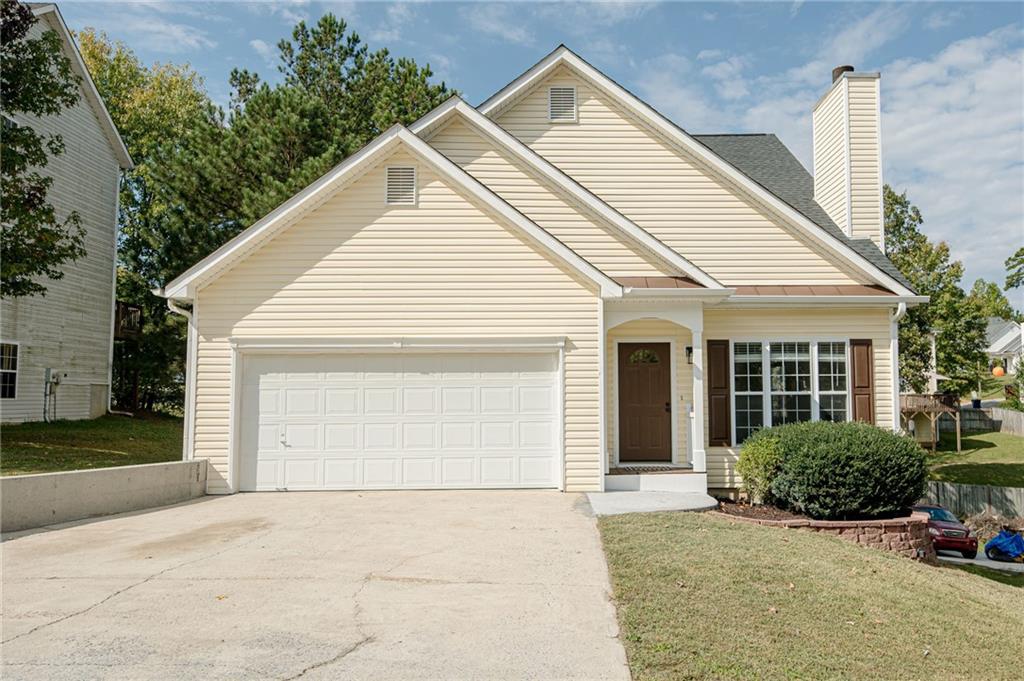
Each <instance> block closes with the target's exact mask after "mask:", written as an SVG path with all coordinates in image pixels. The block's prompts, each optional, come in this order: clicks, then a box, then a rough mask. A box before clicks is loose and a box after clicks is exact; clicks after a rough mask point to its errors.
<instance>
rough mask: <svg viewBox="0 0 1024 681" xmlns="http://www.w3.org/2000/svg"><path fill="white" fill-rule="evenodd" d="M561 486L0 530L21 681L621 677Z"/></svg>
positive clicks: (605, 595)
mask: <svg viewBox="0 0 1024 681" xmlns="http://www.w3.org/2000/svg"><path fill="white" fill-rule="evenodd" d="M588 509H589V507H588V506H587V504H586V501H585V499H584V498H583V497H582V496H580V495H572V494H560V493H557V492H531V491H508V492H505V491H478V492H447V491H446V492H371V493H357V492H347V493H346V492H340V493H331V492H313V493H288V494H243V495H235V496H231V497H207V498H205V499H201V500H198V501H196V502H192V503H187V504H182V505H179V506H173V507H168V508H164V509H159V510H156V511H151V512H145V513H138V514H128V515H123V516H115V517H112V518H108V519H104V520H97V521H92V522H87V523H81V524H77V525H71V526H65V527H62V528H58V529H52V530H45V531H36V532H30V533H22V534H20V535H11V536H9V537H7V541H5V542H4V544H3V545H2V549H3V646H2V658H3V668H2V672H3V673H2V676H3V678H4V679H5V680H8V681H10V680H13V679H39V678H47V679H84V678H89V679H93V678H116V679H126V678H131V679H168V678H179V679H180V678H203V679H237V678H270V679H296V678H303V679H327V678H345V679H414V678H415V679H425V678H434V679H506V678H514V679H525V678H531V679H628V678H629V673H628V669H627V667H626V657H625V653H624V652H623V649H622V646H621V644H620V642H619V639H618V638H617V635H618V627H617V625H616V621H615V611H614V608H613V606H612V604H611V602H610V601H609V593H610V590H609V583H608V574H607V567H606V565H605V561H604V557H603V554H602V552H601V546H600V541H599V538H598V534H597V530H596V526H595V523H594V520H593V518H592V517H590V514H589V510H588Z"/></svg>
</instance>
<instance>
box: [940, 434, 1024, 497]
mask: <svg viewBox="0 0 1024 681" xmlns="http://www.w3.org/2000/svg"><path fill="white" fill-rule="evenodd" d="M962 445H963V451H962V452H961V453H959V454H957V452H956V435H955V434H950V433H943V435H942V441H941V442H940V443H939V451H937V452H936V453H935V454H932V453H931V451H929V452H928V459H929V464H930V465H931V468H932V473H931V478H932V480H942V481H944V482H960V483H964V484H968V485H998V486H1000V487H1024V437H1021V436H1019V435H1011V434H1009V433H969V434H967V435H964V437H963V438H962Z"/></svg>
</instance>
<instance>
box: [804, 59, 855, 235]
mask: <svg viewBox="0 0 1024 681" xmlns="http://www.w3.org/2000/svg"><path fill="white" fill-rule="evenodd" d="M847 82H848V81H847V80H846V79H845V78H844V79H843V80H842V81H840V82H837V83H836V84H835V85H834V86H833V87H832V89H831V90H829V92H828V93H827V94H826V95H825V96H824V97H823V98H822V100H821V102H820V103H819V104H818V106H817V107H816V108H815V109H814V114H813V116H812V125H813V128H814V199H815V200H816V201H817V202H818V205H820V206H821V207H822V208H824V209H825V212H826V213H828V216H829V217H830V218H832V221H833V222H835V223H836V224H837V225H838V226H839V228H840V229H841V230H843V231H844V232H846V233H849V225H848V222H849V221H848V217H849V215H848V212H847V209H846V208H847V201H846V199H847V190H848V188H849V186H848V182H849V173H848V172H847V170H848V168H849V167H850V166H849V159H848V154H847V148H846V138H847V127H848V120H847V116H846V96H847V89H846V88H847Z"/></svg>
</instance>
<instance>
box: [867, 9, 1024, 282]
mask: <svg viewBox="0 0 1024 681" xmlns="http://www.w3.org/2000/svg"><path fill="white" fill-rule="evenodd" d="M1022 72H1024V33H1022V31H1021V29H1020V28H1019V27H1018V26H1009V27H1005V28H1003V29H999V30H997V31H993V32H991V33H989V34H987V35H984V36H976V37H973V38H968V39H965V40H960V41H957V42H954V43H952V44H950V45H949V46H947V47H946V48H945V49H944V50H942V51H941V52H939V53H938V54H936V55H934V56H933V57H931V58H929V59H902V60H899V61H896V62H893V63H891V64H889V65H887V66H886V67H884V68H883V70H882V125H883V128H882V145H883V161H884V166H885V167H884V176H885V181H886V182H888V183H889V184H891V185H893V188H894V189H896V190H897V191H902V190H904V189H905V190H907V194H908V196H909V197H910V199H911V201H913V202H914V203H915V204H917V205H918V206H919V207H920V208H921V212H922V214H923V215H924V217H925V220H926V222H925V225H924V229H925V231H926V232H927V234H928V235H929V236H930V237H932V238H933V239H943V240H945V241H947V242H949V244H950V247H951V249H952V252H953V257H954V258H957V259H962V260H964V264H965V266H966V269H967V275H966V277H965V285H968V286H969V285H970V283H971V282H972V281H973V280H974V279H975V278H976V277H979V276H984V277H985V278H986V279H989V280H995V281H1000V282H1001V281H1002V276H1003V260H1005V259H1006V257H1007V256H1008V255H1009V254H1010V253H1011V252H1012V251H1013V250H1014V249H1016V248H1018V247H1019V246H1020V245H1021V244H1022V243H1024V81H1022V78H1021V73H1022Z"/></svg>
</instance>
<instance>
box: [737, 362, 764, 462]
mask: <svg viewBox="0 0 1024 681" xmlns="http://www.w3.org/2000/svg"><path fill="white" fill-rule="evenodd" d="M733 390H734V392H735V395H736V413H735V423H736V444H740V443H742V442H743V441H744V440H746V439H747V438H748V437H750V436H751V435H752V434H753V433H754V432H755V431H757V430H760V429H761V427H762V426H764V407H763V401H762V393H763V391H764V362H763V361H762V358H761V344H760V343H736V344H735V345H734V346H733Z"/></svg>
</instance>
